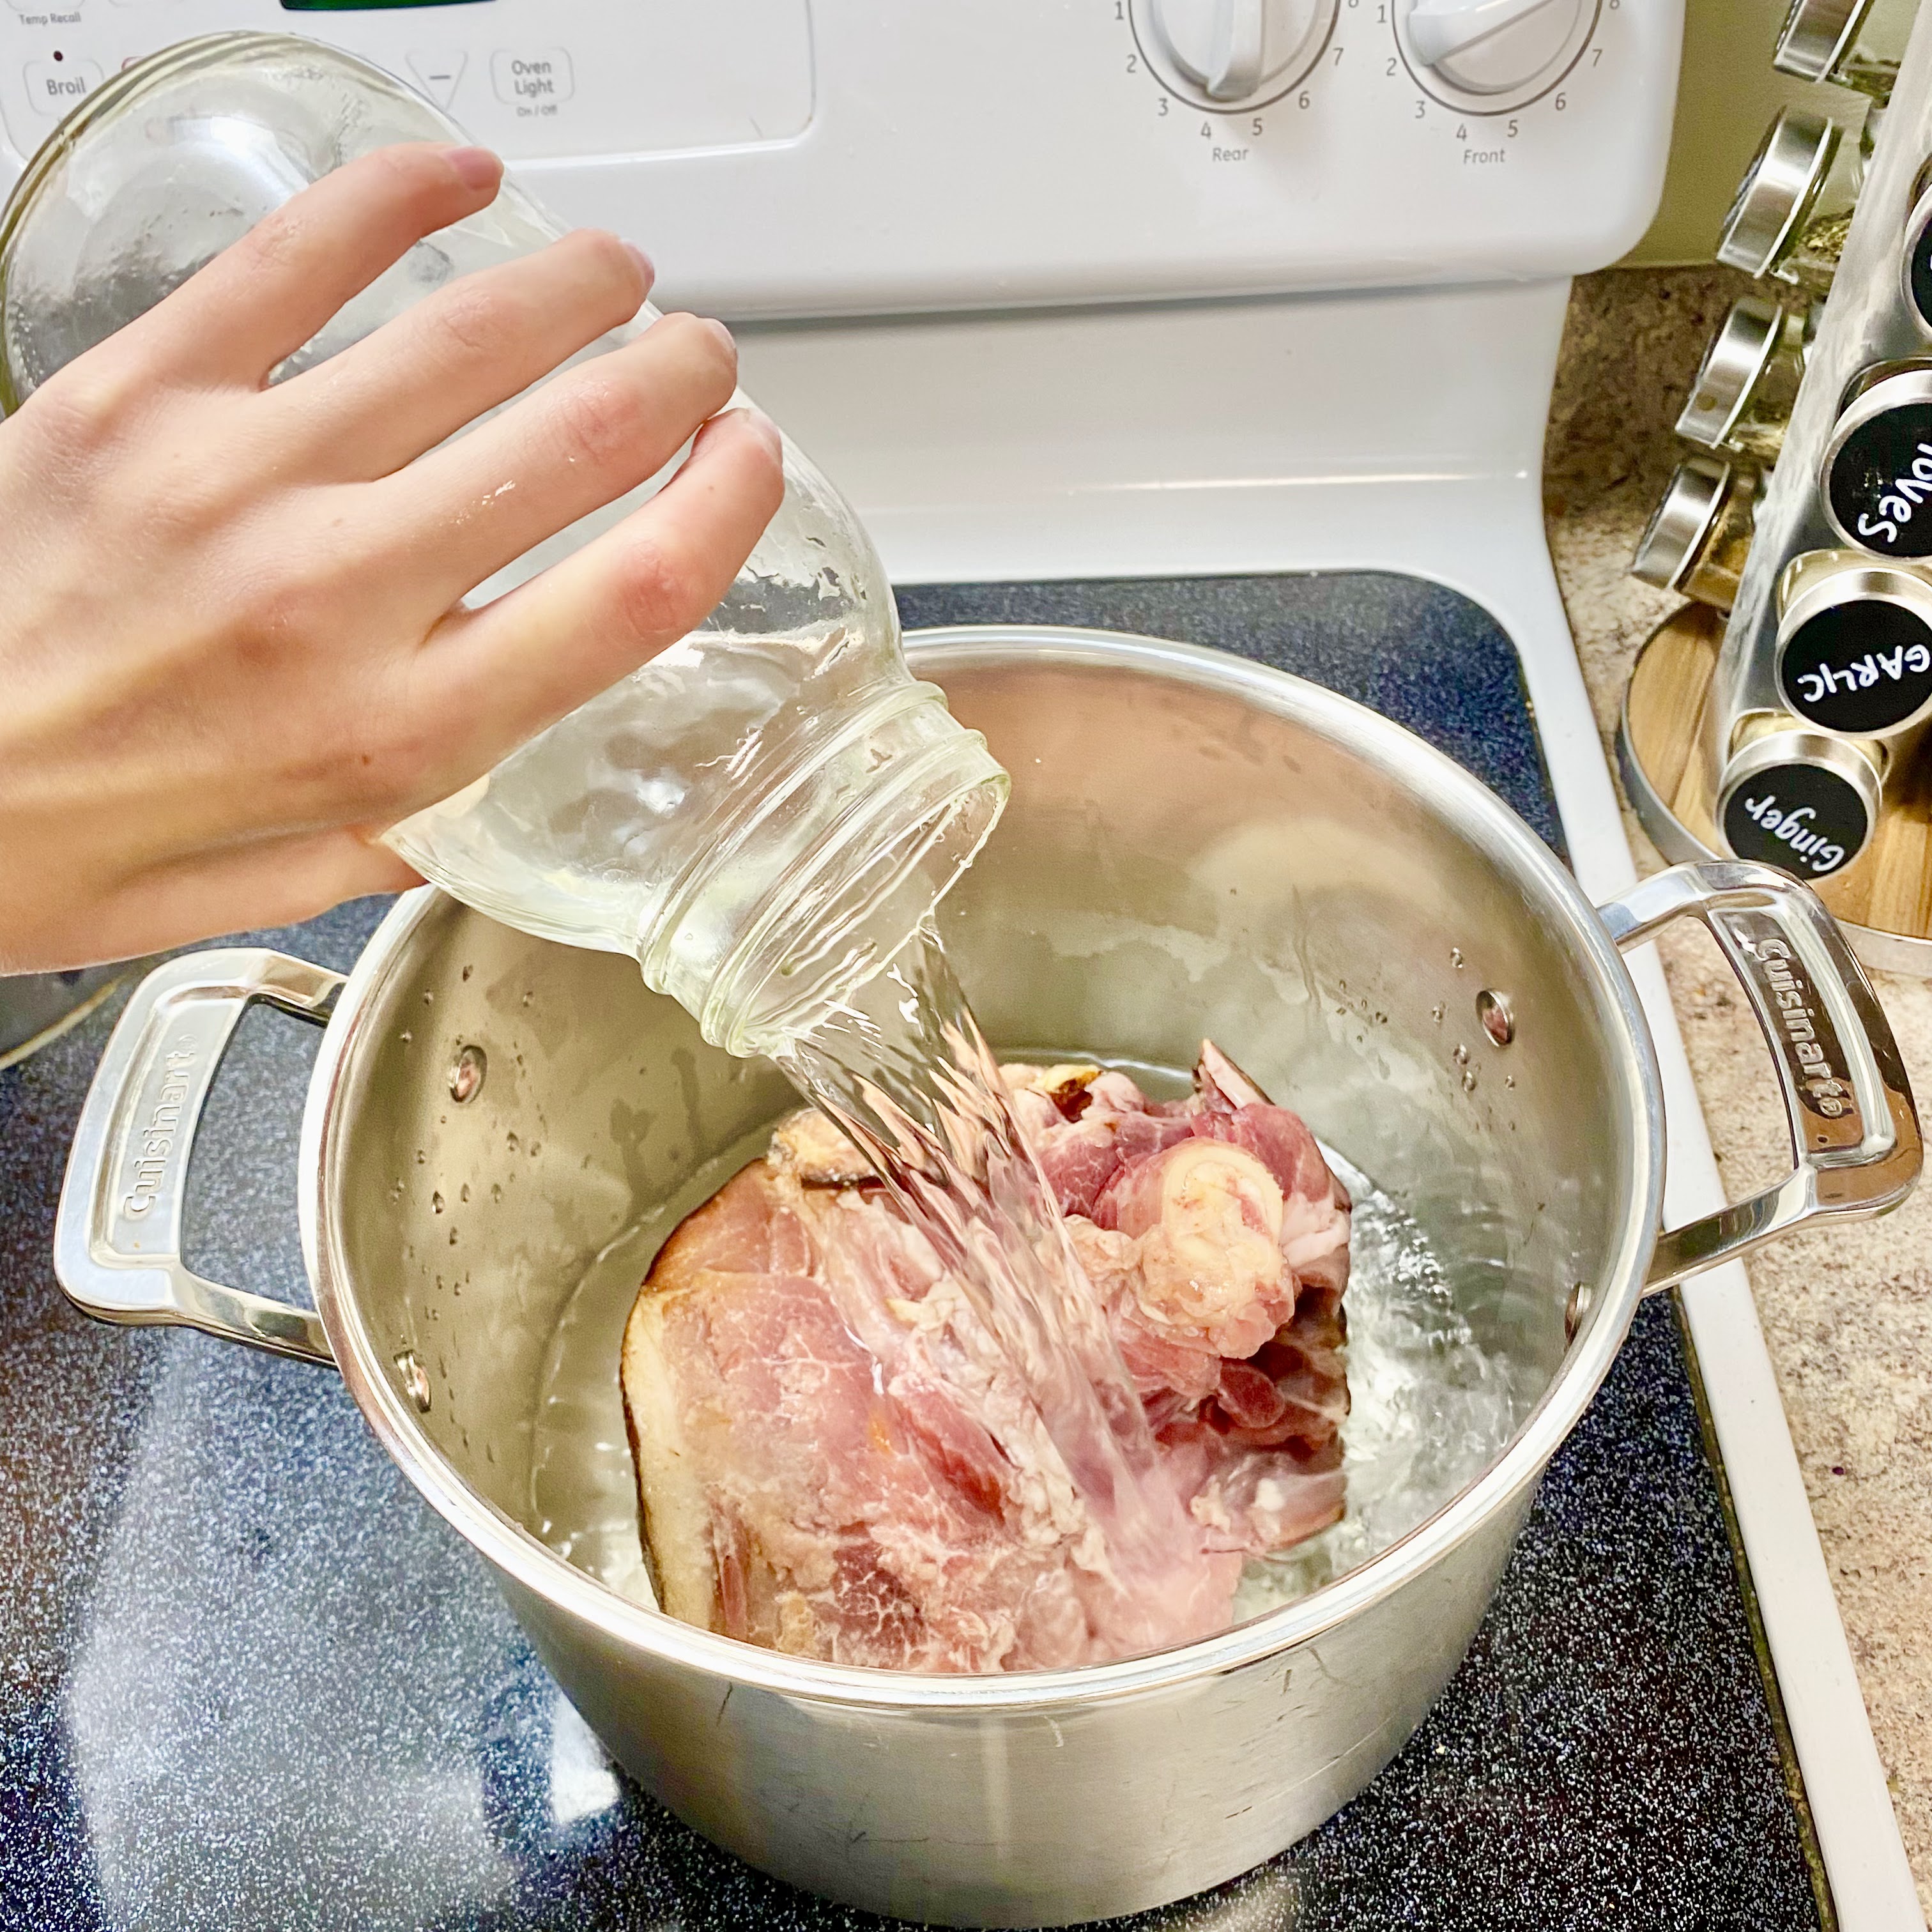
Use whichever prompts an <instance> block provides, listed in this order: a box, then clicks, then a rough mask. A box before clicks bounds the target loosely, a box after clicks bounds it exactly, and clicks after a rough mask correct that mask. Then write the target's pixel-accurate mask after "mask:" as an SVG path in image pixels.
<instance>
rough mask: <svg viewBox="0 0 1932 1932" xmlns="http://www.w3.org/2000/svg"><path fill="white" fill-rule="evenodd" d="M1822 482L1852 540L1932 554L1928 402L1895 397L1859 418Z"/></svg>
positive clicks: (1886, 552) (1889, 552) (1873, 547)
mask: <svg viewBox="0 0 1932 1932" xmlns="http://www.w3.org/2000/svg"><path fill="white" fill-rule="evenodd" d="M1824 487H1825V494H1826V499H1827V500H1828V501H1829V503H1830V504H1831V506H1832V520H1833V521H1834V522H1835V523H1837V525H1838V528H1839V529H1840V530H1841V532H1843V535H1845V536H1846V537H1848V538H1849V539H1850V540H1851V541H1852V542H1853V543H1855V544H1861V546H1862V547H1864V548H1865V549H1867V550H1870V551H1872V552H1873V553H1875V554H1876V555H1877V556H1900V557H1919V556H1932V403H1917V402H1914V403H1900V404H1899V405H1898V406H1897V407H1896V408H1894V409H1889V410H1884V411H1882V413H1880V414H1879V415H1877V416H1873V418H1872V419H1870V421H1869V422H1862V423H1861V424H1860V425H1858V428H1856V429H1855V430H1853V431H1852V433H1851V434H1850V435H1849V436H1848V437H1846V439H1845V440H1844V442H1843V444H1842V445H1841V446H1840V448H1839V449H1838V453H1837V455H1835V456H1834V457H1833V458H1832V460H1831V461H1830V463H1829V466H1827V469H1826V473H1825V477H1824Z"/></svg>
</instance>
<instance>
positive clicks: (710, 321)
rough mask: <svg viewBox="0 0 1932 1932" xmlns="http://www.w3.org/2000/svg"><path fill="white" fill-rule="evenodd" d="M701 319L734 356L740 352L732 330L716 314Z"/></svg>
mask: <svg viewBox="0 0 1932 1932" xmlns="http://www.w3.org/2000/svg"><path fill="white" fill-rule="evenodd" d="M700 320H702V321H703V324H704V326H705V327H706V329H709V330H710V332H712V335H715V336H716V337H717V338H718V341H720V342H721V343H723V344H724V347H726V348H727V349H728V350H730V351H731V353H733V355H734V356H735V355H736V353H738V345H737V344H736V343H735V342H734V341H732V339H731V332H730V330H729V329H727V328H726V327H725V326H724V324H723V323H721V322H720V321H719V320H718V318H717V317H715V316H711V315H707V316H704V317H700Z"/></svg>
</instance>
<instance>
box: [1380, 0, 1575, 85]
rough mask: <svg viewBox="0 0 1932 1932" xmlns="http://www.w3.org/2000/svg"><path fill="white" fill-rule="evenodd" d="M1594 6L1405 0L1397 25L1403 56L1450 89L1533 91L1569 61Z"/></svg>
mask: <svg viewBox="0 0 1932 1932" xmlns="http://www.w3.org/2000/svg"><path fill="white" fill-rule="evenodd" d="M1594 18H1595V7H1589V6H1586V4H1585V0H1413V4H1412V5H1410V6H1409V7H1407V8H1406V10H1403V17H1402V18H1401V20H1400V28H1399V31H1400V37H1401V39H1402V42H1403V51H1404V52H1406V54H1407V55H1409V61H1410V63H1411V65H1413V66H1415V67H1418V68H1428V69H1430V71H1432V72H1433V74H1434V76H1435V77H1436V80H1439V81H1441V82H1442V83H1444V84H1445V86H1448V88H1450V89H1453V90H1454V92H1456V93H1457V94H1460V95H1470V96H1472V97H1475V98H1479V99H1482V100H1486V101H1487V100H1488V99H1489V98H1490V97H1492V96H1495V95H1505V94H1508V95H1519V96H1525V97H1533V96H1534V95H1536V94H1537V93H1538V92H1541V90H1542V89H1544V88H1546V87H1551V86H1555V85H1556V83H1557V82H1558V81H1559V80H1562V77H1563V76H1564V75H1565V74H1566V73H1567V72H1568V71H1569V69H1570V68H1571V66H1572V65H1574V62H1575V61H1576V59H1577V55H1578V54H1579V53H1580V52H1582V50H1583V48H1582V42H1583V37H1584V35H1585V32H1586V30H1587V28H1588V26H1589V21H1590V20H1592V19H1594Z"/></svg>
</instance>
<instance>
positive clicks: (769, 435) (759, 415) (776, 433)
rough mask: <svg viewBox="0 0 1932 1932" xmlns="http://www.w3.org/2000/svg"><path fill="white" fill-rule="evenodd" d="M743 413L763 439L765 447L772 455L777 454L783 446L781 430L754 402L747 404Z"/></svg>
mask: <svg viewBox="0 0 1932 1932" xmlns="http://www.w3.org/2000/svg"><path fill="white" fill-rule="evenodd" d="M745 416H746V417H747V418H748V419H749V421H750V422H751V427H752V428H754V430H756V431H757V433H758V434H759V436H760V437H761V438H762V439H763V441H764V443H765V444H766V447H767V448H769V449H770V450H771V452H772V454H773V455H778V453H779V452H781V451H782V449H784V434H783V432H782V431H780V429H779V428H778V425H777V424H776V423H775V422H772V419H771V418H770V417H769V416H766V413H764V411H763V410H761V409H760V408H759V407H758V406H757V404H756V403H751V404H748V405H747V406H746V407H745Z"/></svg>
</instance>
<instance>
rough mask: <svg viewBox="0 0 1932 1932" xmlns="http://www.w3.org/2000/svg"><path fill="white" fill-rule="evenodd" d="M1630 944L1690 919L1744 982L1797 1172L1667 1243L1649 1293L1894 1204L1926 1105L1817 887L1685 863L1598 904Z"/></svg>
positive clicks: (1754, 870)
mask: <svg viewBox="0 0 1932 1932" xmlns="http://www.w3.org/2000/svg"><path fill="white" fill-rule="evenodd" d="M1598 912H1599V916H1601V918H1602V919H1603V922H1604V925H1605V926H1607V927H1608V928H1609V929H1610V937H1611V938H1613V940H1614V941H1616V944H1617V945H1618V946H1619V947H1631V946H1634V945H1636V944H1637V943H1638V942H1639V941H1641V940H1645V939H1648V938H1649V937H1650V935H1652V933H1654V932H1656V931H1657V929H1658V927H1660V926H1667V925H1668V924H1669V923H1670V921H1671V920H1673V919H1681V918H1683V917H1685V916H1687V915H1688V916H1691V917H1693V918H1696V919H1702V920H1703V922H1704V923H1705V925H1706V926H1708V927H1709V929H1710V931H1711V934H1712V937H1713V938H1715V940H1716V941H1717V942H1718V947H1720V949H1721V950H1722V952H1723V953H1724V957H1725V959H1727V960H1728V961H1729V962H1730V968H1731V971H1733V973H1735V974H1736V975H1737V976H1738V980H1739V984H1740V985H1741V986H1742V987H1743V988H1744V990H1745V995H1746V996H1747V997H1748V998H1749V1000H1750V1001H1751V1008H1752V1010H1753V1011H1754V1013H1756V1014H1757V1023H1758V1025H1759V1026H1760V1027H1761V1028H1763V1031H1764V1037H1765V1041H1766V1044H1767V1045H1768V1046H1769V1047H1770V1049H1771V1058H1772V1064H1773V1066H1774V1067H1775V1068H1776V1069H1777V1071H1778V1084H1779V1085H1781V1087H1782V1088H1784V1104H1785V1108H1786V1110H1787V1112H1788V1113H1789V1115H1790V1121H1791V1140H1792V1147H1793V1151H1794V1152H1795V1154H1796V1157H1797V1166H1796V1167H1795V1168H1793V1170H1792V1172H1790V1174H1789V1175H1787V1176H1786V1177H1785V1178H1784V1180H1783V1181H1780V1182H1779V1183H1778V1185H1777V1186H1776V1187H1769V1188H1766V1190H1765V1191H1764V1192H1763V1193H1762V1194H1757V1195H1754V1196H1752V1197H1751V1199H1749V1200H1747V1201H1740V1202H1738V1203H1736V1205H1735V1206H1733V1207H1730V1208H1721V1209H1719V1211H1718V1212H1717V1213H1716V1214H1707V1215H1706V1216H1704V1217H1703V1218H1702V1219H1701V1220H1696V1221H1692V1222H1690V1223H1687V1224H1686V1225H1685V1226H1683V1227H1682V1228H1672V1229H1667V1230H1666V1231H1665V1232H1664V1234H1663V1235H1661V1236H1660V1237H1659V1238H1658V1244H1657V1251H1656V1253H1655V1256H1654V1257H1653V1258H1652V1262H1651V1266H1650V1274H1649V1279H1648V1280H1646V1282H1645V1283H1644V1292H1645V1293H1646V1295H1654V1294H1655V1293H1656V1292H1657V1291H1658V1289H1664V1288H1670V1287H1672V1286H1674V1285H1675V1284H1676V1283H1679V1282H1680V1281H1682V1280H1684V1279H1685V1277H1687V1276H1690V1275H1694V1274H1699V1273H1700V1272H1701V1271H1703V1270H1704V1269H1706V1268H1714V1267H1715V1266H1716V1265H1717V1264H1718V1262H1726V1261H1730V1260H1731V1259H1733V1257H1735V1256H1739V1255H1742V1254H1743V1253H1745V1252H1746V1251H1747V1250H1749V1249H1751V1248H1754V1247H1757V1245H1758V1244H1759V1243H1760V1242H1761V1241H1769V1240H1770V1239H1771V1238H1772V1237H1773V1236H1774V1235H1782V1234H1784V1233H1786V1232H1789V1231H1790V1229H1793V1228H1799V1227H1802V1226H1804V1225H1805V1223H1807V1222H1808V1221H1815V1220H1825V1219H1828V1218H1837V1219H1841V1220H1859V1219H1863V1218H1866V1217H1870V1216H1872V1215H1874V1214H1885V1213H1886V1212H1887V1211H1888V1210H1890V1209H1891V1208H1896V1207H1897V1205H1898V1204H1899V1203H1900V1202H1901V1201H1903V1199H1905V1197H1906V1195H1907V1194H1909V1193H1910V1192H1911V1190H1912V1184H1913V1182H1914V1181H1916V1180H1917V1179H1918V1169H1919V1164H1920V1141H1919V1133H1918V1110H1917V1109H1916V1108H1915V1107H1914V1106H1913V1105H1912V1089H1911V1087H1910V1086H1909V1084H1908V1083H1907V1082H1906V1077H1905V1064H1904V1062H1903V1060H1902V1059H1901V1058H1900V1056H1899V1052H1898V1046H1897V1042H1896V1041H1894V1040H1893V1038H1892V1037H1891V1026H1890V1025H1889V1024H1888V1022H1887V1021H1886V1019H1885V1011H1884V1009H1883V1008H1882V1007H1880V1006H1879V1003H1878V998H1877V995H1876V994H1874V993H1873V991H1872V989H1871V984H1870V981H1868V980H1867V979H1866V977H1865V976H1864V969H1863V968H1861V966H1860V965H1858V961H1857V960H1856V959H1854V958H1853V957H1852V950H1851V947H1849V945H1848V944H1846V940H1845V935H1843V933H1842V932H1841V931H1840V930H1839V929H1838V922H1837V921H1836V920H1835V919H1833V918H1832V915H1831V914H1830V913H1829V912H1827V911H1826V909H1825V906H1824V904H1823V901H1821V900H1820V898H1819V897H1818V895H1817V893H1815V892H1813V891H1812V890H1811V887H1810V886H1806V885H1803V884H1801V883H1799V881H1798V880H1796V879H1794V878H1792V877H1789V876H1788V875H1787V874H1785V873H1783V872H1780V871H1776V870H1775V869H1774V868H1772V867H1771V866H1769V865H1755V864H1752V863H1751V862H1747V861H1745V860H1743V859H1715V860H1712V861H1709V862H1705V863H1702V864H1697V865H1674V866H1673V867H1672V868H1670V871H1666V872H1658V873H1657V874H1655V875H1654V876H1652V877H1650V878H1648V879H1646V880H1643V883H1641V884H1640V885H1638V886H1634V887H1633V888H1632V889H1631V890H1630V891H1629V892H1626V893H1625V894H1624V895H1623V896H1622V898H1618V899H1613V900H1612V901H1610V904H1608V905H1606V906H1602V907H1599V908H1598Z"/></svg>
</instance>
